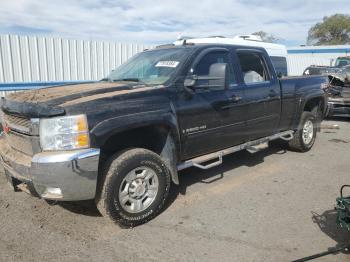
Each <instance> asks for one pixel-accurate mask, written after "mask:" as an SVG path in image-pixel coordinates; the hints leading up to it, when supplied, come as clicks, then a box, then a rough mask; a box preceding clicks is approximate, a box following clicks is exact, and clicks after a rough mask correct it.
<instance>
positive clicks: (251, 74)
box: [237, 51, 270, 84]
mask: <svg viewBox="0 0 350 262" xmlns="http://www.w3.org/2000/svg"><path fill="white" fill-rule="evenodd" d="M237 55H238V59H239V62H240V64H241V68H242V73H243V78H244V82H245V83H246V84H251V83H260V82H264V81H269V80H270V76H269V74H268V70H267V68H266V64H265V61H264V59H263V57H262V55H260V54H259V53H254V52H250V51H249V52H248V51H239V52H237Z"/></svg>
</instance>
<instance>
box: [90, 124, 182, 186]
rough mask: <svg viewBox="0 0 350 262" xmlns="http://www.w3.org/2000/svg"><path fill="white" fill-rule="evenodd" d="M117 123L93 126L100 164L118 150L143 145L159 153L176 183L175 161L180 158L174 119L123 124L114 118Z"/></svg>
mask: <svg viewBox="0 0 350 262" xmlns="http://www.w3.org/2000/svg"><path fill="white" fill-rule="evenodd" d="M135 120H136V119H135ZM118 125H119V126H115V128H112V129H111V128H109V131H107V129H108V126H109V127H110V126H113V123H108V125H107V123H106V124H104V125H100V126H99V128H98V129H94V130H93V136H94V139H95V143H96V144H97V146H98V147H99V148H100V149H101V159H100V166H103V165H104V162H105V161H106V160H107V159H108V158H109V157H110V156H112V155H113V154H115V153H117V152H119V151H121V150H126V149H128V148H144V149H148V150H151V151H153V152H155V153H157V154H158V155H160V157H161V158H162V160H163V161H164V163H165V164H166V166H167V167H168V169H169V171H170V173H171V177H172V181H173V182H174V183H175V184H179V179H178V174H177V162H178V159H180V152H181V144H180V135H179V132H178V129H177V124H176V119H163V120H159V119H154V120H150V119H148V121H147V122H146V121H135V122H130V121H129V123H128V124H125V122H124V124H123V125H120V122H119V121H118ZM103 129H105V132H104V130H103Z"/></svg>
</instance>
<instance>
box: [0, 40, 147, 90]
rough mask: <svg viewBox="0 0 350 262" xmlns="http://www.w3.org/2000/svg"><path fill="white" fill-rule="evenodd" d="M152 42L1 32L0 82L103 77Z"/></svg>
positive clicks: (97, 78) (96, 78) (95, 78)
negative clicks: (110, 40) (139, 42)
mask: <svg viewBox="0 0 350 262" xmlns="http://www.w3.org/2000/svg"><path fill="white" fill-rule="evenodd" d="M151 47H152V46H150V45H142V44H126V43H119V42H106V41H88V40H70V39H62V38H51V37H36V36H33V37H32V36H18V35H0V82H3V83H7V82H33V81H74V80H99V79H101V78H103V77H105V76H106V75H108V73H109V72H110V71H111V70H112V69H113V68H115V67H117V66H118V65H120V64H121V63H123V62H125V61H126V60H127V59H128V58H130V57H131V56H133V55H134V54H136V53H138V52H140V51H143V50H144V49H148V48H151Z"/></svg>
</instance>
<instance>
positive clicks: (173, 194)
mask: <svg viewBox="0 0 350 262" xmlns="http://www.w3.org/2000/svg"><path fill="white" fill-rule="evenodd" d="M286 152H287V150H286V149H285V148H284V147H283V146H282V145H271V146H270V147H269V148H268V149H265V150H262V151H260V152H257V153H255V154H251V153H249V152H248V151H246V150H243V151H239V152H237V153H234V154H231V155H228V156H225V157H224V158H223V164H221V165H220V166H217V167H213V168H210V169H208V170H201V169H199V168H194V167H193V168H188V169H186V170H183V171H181V172H180V173H179V180H180V184H179V185H178V186H176V185H173V186H172V187H171V189H170V193H169V200H168V203H167V206H166V208H168V207H169V206H171V204H172V203H173V202H174V201H175V200H176V198H177V197H178V195H179V194H181V195H186V191H187V188H188V187H190V186H191V185H193V184H196V183H205V184H211V183H215V182H217V181H218V180H221V179H223V178H224V173H226V172H227V171H229V170H232V169H235V168H238V167H241V166H247V167H252V166H256V165H259V164H261V163H263V162H264V159H265V157H267V156H270V155H273V154H285V153H286ZM214 161H215V160H214Z"/></svg>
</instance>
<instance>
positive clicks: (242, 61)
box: [236, 49, 281, 140]
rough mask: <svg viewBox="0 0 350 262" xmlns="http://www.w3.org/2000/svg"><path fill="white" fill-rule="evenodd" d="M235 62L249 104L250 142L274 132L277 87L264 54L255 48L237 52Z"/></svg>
mask: <svg viewBox="0 0 350 262" xmlns="http://www.w3.org/2000/svg"><path fill="white" fill-rule="evenodd" d="M236 59H237V61H238V64H239V67H240V76H241V83H240V84H241V85H243V86H244V91H245V98H246V101H245V102H246V103H247V104H248V118H247V132H248V137H249V140H253V139H257V138H261V137H265V136H268V135H271V134H273V133H275V132H276V131H277V128H278V124H279V118H280V110H281V96H280V85H279V82H278V80H277V79H276V77H275V74H274V73H273V72H272V71H271V70H272V65H271V63H270V64H269V60H267V58H266V56H265V53H263V52H262V51H260V50H255V49H246V50H244V49H241V50H237V51H236Z"/></svg>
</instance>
